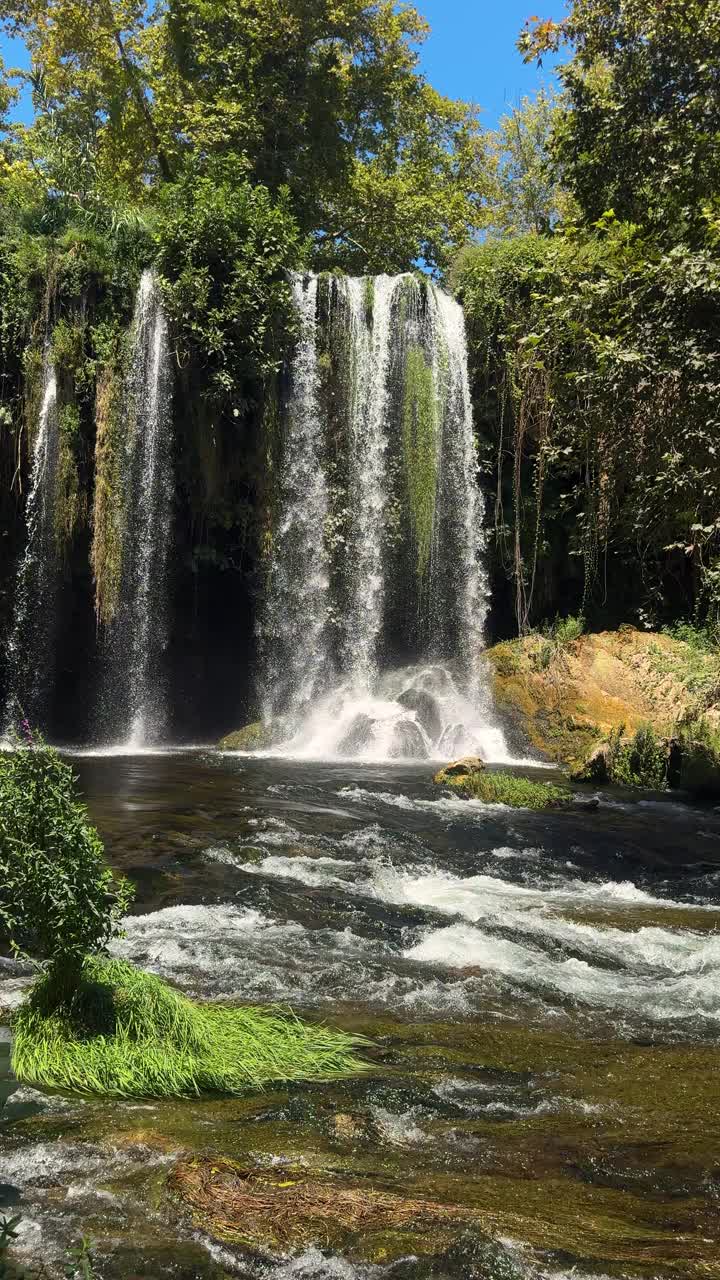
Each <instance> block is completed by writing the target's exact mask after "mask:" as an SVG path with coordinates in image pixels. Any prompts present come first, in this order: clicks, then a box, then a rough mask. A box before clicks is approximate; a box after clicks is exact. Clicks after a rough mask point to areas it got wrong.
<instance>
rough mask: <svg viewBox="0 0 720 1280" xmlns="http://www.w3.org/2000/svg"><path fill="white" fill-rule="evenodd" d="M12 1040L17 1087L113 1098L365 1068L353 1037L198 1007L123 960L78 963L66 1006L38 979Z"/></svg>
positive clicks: (236, 1089)
mask: <svg viewBox="0 0 720 1280" xmlns="http://www.w3.org/2000/svg"><path fill="white" fill-rule="evenodd" d="M13 1031H14V1041H13V1054H12V1067H13V1070H14V1072H15V1075H16V1076H17V1078H18V1080H22V1081H25V1082H27V1083H30V1084H41V1085H45V1086H47V1087H50V1088H59V1089H69V1090H72V1091H74V1092H78V1093H87V1094H101V1095H106V1096H112V1097H128V1098H129V1097H184V1096H188V1095H191V1094H199V1093H204V1092H218V1093H242V1092H244V1091H245V1090H247V1089H258V1088H262V1087H263V1086H264V1085H265V1084H267V1083H269V1082H270V1081H286V1080H302V1079H331V1078H333V1077H337V1076H343V1075H348V1074H350V1073H352V1072H355V1071H359V1070H362V1069H363V1068H362V1063H361V1062H360V1061H359V1059H358V1058H357V1057H356V1049H357V1047H358V1045H359V1043H360V1040H359V1038H358V1037H353V1036H349V1035H347V1034H345V1033H343V1032H335V1031H331V1030H328V1029H326V1028H325V1027H321V1026H308V1025H305V1024H304V1023H302V1022H300V1021H299V1020H298V1019H296V1018H295V1017H293V1015H292V1014H291V1013H282V1012H279V1011H276V1010H263V1009H252V1008H245V1009H230V1008H225V1007H222V1006H215V1005H198V1004H195V1003H193V1002H192V1001H191V1000H188V999H187V998H186V997H185V996H182V995H180V994H179V993H178V992H176V991H173V990H172V989H171V988H170V987H168V986H167V985H166V984H165V983H164V982H162V981H161V980H160V979H159V978H156V977H154V976H153V975H151V974H148V973H143V972H141V971H140V970H138V969H135V968H134V967H133V966H132V965H130V964H127V963H125V962H124V961H121V960H103V959H97V958H93V959H89V960H86V962H85V965H84V969H83V975H82V981H81V983H80V985H79V987H78V988H77V990H76V991H75V993H74V994H73V996H72V997H70V998H69V999H68V1000H66V1001H65V1002H63V1001H62V1000H60V1001H59V999H58V992H57V990H56V988H55V985H54V983H53V980H52V978H51V977H50V976H49V975H45V976H44V977H43V978H41V979H40V981H39V982H38V983H37V984H36V986H35V987H34V988H33V991H32V993H31V996H30V997H29V999H28V1001H27V1003H26V1004H25V1005H24V1006H23V1007H22V1008H21V1009H20V1011H19V1013H18V1014H17V1016H16V1018H15V1021H14V1026H13Z"/></svg>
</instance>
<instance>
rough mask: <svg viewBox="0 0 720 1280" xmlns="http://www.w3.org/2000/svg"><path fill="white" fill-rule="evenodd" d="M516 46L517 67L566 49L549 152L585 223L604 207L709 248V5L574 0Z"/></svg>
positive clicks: (716, 6)
mask: <svg viewBox="0 0 720 1280" xmlns="http://www.w3.org/2000/svg"><path fill="white" fill-rule="evenodd" d="M519 44H520V49H521V51H522V52H523V54H524V56H525V58H526V59H528V60H531V59H533V58H540V59H542V57H543V55H544V54H545V53H547V52H548V51H556V50H558V49H560V48H562V47H563V46H569V48H570V51H571V54H572V56H571V58H570V60H569V61H568V62H567V63H566V64H565V66H564V67H562V68H561V70H560V79H561V82H562V84H563V87H564V90H565V94H566V99H565V107H564V110H563V112H562V113H561V116H560V118H559V120H558V124H557V128H556V130H555V135H554V143H553V151H554V156H555V160H556V162H557V165H558V166H559V170H560V175H561V177H562V180H563V182H564V183H565V184H566V185H567V186H568V188H569V189H570V191H571V192H572V193H573V195H574V196H575V198H576V199H577V201H578V203H579V206H580V208H581V210H582V212H583V214H584V216H585V217H586V219H587V220H588V222H590V223H592V222H595V221H597V219H598V218H600V217H602V215H603V213H606V212H607V211H609V210H611V209H612V210H614V212H615V214H616V216H617V217H618V218H620V219H623V220H626V221H629V222H635V223H638V224H639V225H641V226H643V227H645V228H648V229H650V230H652V231H653V233H654V234H656V235H657V236H658V237H660V238H661V239H662V240H664V241H665V242H666V243H667V242H672V241H675V240H678V239H682V240H684V241H686V242H691V243H693V244H695V245H697V244H700V243H703V242H704V241H706V240H707V239H708V237H710V238H712V239H713V241H714V242H716V241H717V237H718V224H719V220H720V203H719V200H720V190H719V188H720V3H719V0H663V3H662V4H658V3H657V0H574V3H573V4H572V7H571V11H570V14H569V15H568V17H567V18H566V19H564V20H563V21H562V22H549V21H543V20H540V19H532V20H531V21H530V22H529V23H528V25H527V26H526V28H525V30H524V32H523V33H522V35H521V37H520V42H519Z"/></svg>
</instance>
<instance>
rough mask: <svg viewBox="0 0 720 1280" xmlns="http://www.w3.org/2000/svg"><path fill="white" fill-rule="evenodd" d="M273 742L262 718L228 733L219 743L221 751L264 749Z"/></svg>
mask: <svg viewBox="0 0 720 1280" xmlns="http://www.w3.org/2000/svg"><path fill="white" fill-rule="evenodd" d="M271 743H272V736H271V733H270V730H269V729H268V728H267V726H266V725H264V724H263V723H262V721H261V720H256V721H254V722H253V724H246V725H244V726H243V728H242V729H237V730H236V731H235V733H228V734H226V735H225V737H224V738H222V739H221V740H220V742H219V743H218V749H219V750H220V751H263V750H265V749H266V748H267V747H269V746H270V745H271Z"/></svg>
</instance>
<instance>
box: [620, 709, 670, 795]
mask: <svg viewBox="0 0 720 1280" xmlns="http://www.w3.org/2000/svg"><path fill="white" fill-rule="evenodd" d="M623 733H624V726H623V727H621V728H620V729H616V730H615V731H614V732H613V733H611V734H610V738H609V742H608V772H609V775H610V781H611V782H617V783H620V784H621V785H625V786H628V787H647V788H649V789H650V790H655V789H657V788H663V787H665V786H666V784H667V771H668V749H667V743H666V742H664V741H663V739H662V738H658V736H657V734H656V733H655V731H654V730H653V729H652V727H651V726H650V725H641V726H640V728H639V729H638V730H637V732H636V734H635V736H634V737H633V738H631V739H630V740H629V741H626V740H625V739H624V738H623Z"/></svg>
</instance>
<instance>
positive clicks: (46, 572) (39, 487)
mask: <svg viewBox="0 0 720 1280" xmlns="http://www.w3.org/2000/svg"><path fill="white" fill-rule="evenodd" d="M59 453H60V440H59V435H58V416H57V382H56V378H55V370H54V368H53V365H52V363H51V361H50V359H49V357H48V356H47V354H46V356H45V362H44V366H43V388H42V401H41V406H40V413H39V416H38V423H37V431H36V435H35V442H34V446H33V461H32V472H31V478H30V491H29V495H28V501H27V511H26V520H27V545H26V547H25V552H24V554H23V556H22V559H21V561H20V564H19V566H18V571H17V578H16V586H15V616H14V622H13V629H12V634H11V636H10V640H9V642H8V646H7V664H8V678H7V688H8V697H7V702H6V707H5V715H4V721H5V731H6V732H10V731H11V730H12V729H13V727H16V725H17V721H18V717H19V716H27V718H28V719H29V720H30V722H31V724H33V725H36V724H37V725H42V724H43V723H44V720H45V718H46V712H47V699H48V694H49V685H50V681H51V676H52V666H53V659H52V654H53V643H52V639H53V637H52V628H53V625H54V618H55V612H56V611H55V597H56V594H57V588H58V568H59V564H58V559H59V557H58V539H57V531H56V527H55V511H56V496H57V484H58V461H59Z"/></svg>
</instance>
